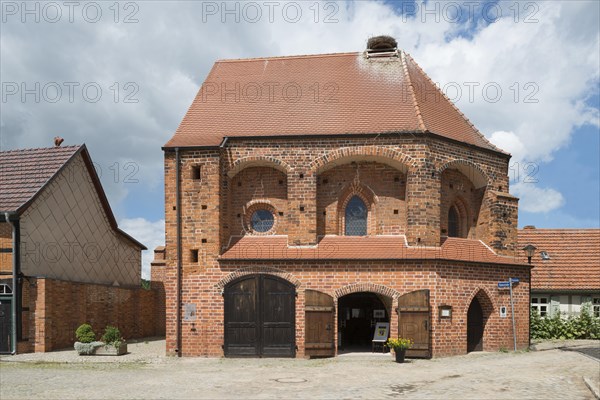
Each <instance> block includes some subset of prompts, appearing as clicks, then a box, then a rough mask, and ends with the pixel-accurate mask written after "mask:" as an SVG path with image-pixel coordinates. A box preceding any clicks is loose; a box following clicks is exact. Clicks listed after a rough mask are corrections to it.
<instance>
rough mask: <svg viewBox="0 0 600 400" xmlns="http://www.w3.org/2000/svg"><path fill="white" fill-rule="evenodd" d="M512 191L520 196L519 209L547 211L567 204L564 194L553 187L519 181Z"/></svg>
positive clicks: (536, 211) (537, 211)
mask: <svg viewBox="0 0 600 400" xmlns="http://www.w3.org/2000/svg"><path fill="white" fill-rule="evenodd" d="M511 192H512V193H514V194H515V195H516V196H517V197H519V209H520V210H523V211H528V212H532V213H547V212H550V211H553V210H556V209H558V208H560V207H562V206H563V205H564V204H565V199H564V197H563V195H562V194H561V193H560V192H558V191H556V190H554V189H552V188H539V187H536V186H535V185H533V184H531V183H524V182H518V183H517V184H515V185H512V187H511Z"/></svg>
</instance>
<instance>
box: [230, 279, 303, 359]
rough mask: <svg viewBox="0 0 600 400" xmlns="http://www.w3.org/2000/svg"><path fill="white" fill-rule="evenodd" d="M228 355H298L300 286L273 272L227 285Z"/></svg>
mask: <svg viewBox="0 0 600 400" xmlns="http://www.w3.org/2000/svg"><path fill="white" fill-rule="evenodd" d="M224 297H225V345H224V352H225V356H231V357H294V356H295V355H296V340H295V323H296V321H295V299H296V288H295V287H294V285H292V284H291V283H289V282H287V281H285V280H283V279H280V278H278V277H275V276H271V275H249V276H245V277H242V278H240V279H237V280H235V281H233V282H231V283H230V284H228V285H227V286H226V287H225V292H224Z"/></svg>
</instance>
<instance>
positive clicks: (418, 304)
mask: <svg viewBox="0 0 600 400" xmlns="http://www.w3.org/2000/svg"><path fill="white" fill-rule="evenodd" d="M430 320H431V318H430V308H429V290H427V289H425V290H417V291H414V292H410V293H407V294H405V295H403V296H401V297H400V298H399V299H398V335H399V336H400V337H402V338H406V339H412V340H413V342H414V344H413V346H412V348H410V349H409V350H407V351H406V356H407V357H420V358H430V357H431V332H430Z"/></svg>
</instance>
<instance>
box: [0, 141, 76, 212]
mask: <svg viewBox="0 0 600 400" xmlns="http://www.w3.org/2000/svg"><path fill="white" fill-rule="evenodd" d="M80 148H81V146H65V147H50V148H42V149H23V150H10V151H2V152H0V211H2V212H20V211H21V210H22V209H23V208H24V207H25V206H26V204H27V203H28V202H29V201H30V200H32V199H33V198H34V196H35V195H36V193H38V192H39V191H40V190H41V189H42V188H43V187H44V186H45V185H46V183H47V182H48V181H49V180H50V179H52V177H53V176H54V175H55V174H56V173H57V172H58V171H59V170H60V169H61V168H62V166H63V165H65V164H66V163H67V161H69V160H70V159H71V157H73V156H74V155H75V154H76V153H77V152H78V151H79V149H80Z"/></svg>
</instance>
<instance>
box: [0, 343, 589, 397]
mask: <svg viewBox="0 0 600 400" xmlns="http://www.w3.org/2000/svg"><path fill="white" fill-rule="evenodd" d="M599 345H600V342H598V341H587V342H583V341H575V342H573V343H566V344H565V343H562V344H560V345H557V344H556V343H555V344H553V345H546V344H543V345H541V347H542V348H549V350H545V351H531V352H519V353H485V352H481V353H471V354H468V355H465V356H457V357H448V358H439V359H433V360H409V362H407V363H405V364H396V363H394V362H393V360H392V357H391V356H390V355H389V354H385V355H381V354H376V355H371V354H370V353H364V354H352V355H344V356H340V357H337V358H329V359H318V360H304V359H223V358H183V359H177V358H171V357H164V356H162V355H161V354H163V353H164V341H162V340H154V341H148V342H143V341H142V342H140V343H136V344H130V345H129V351H130V354H128V355H126V356H122V357H80V356H77V355H75V352H74V351H71V350H68V351H60V352H53V353H45V354H39V353H38V354H23V355H18V356H4V357H2V358H1V362H0V383H1V385H0V398H1V399H2V400H6V399H23V398H45V399H75V398H82V397H85V398H91V399H95V398H107V397H108V398H115V399H127V398H144V399H171V398H174V399H188V398H210V399H213V398H217V399H230V398H243V399H280V398H321V399H362V398H365V399H380V398H409V399H515V398H518V399H550V398H552V399H590V400H593V399H594V394H593V393H592V391H590V389H588V386H586V383H585V382H584V378H586V379H587V380H588V381H589V382H590V383H591V386H594V385H596V387H598V384H599V383H600V376H599V374H600V362H598V361H597V360H595V359H593V358H591V357H586V356H584V355H582V354H580V353H578V352H576V351H563V350H562V349H560V348H556V347H562V348H565V347H567V348H575V347H590V346H592V347H593V346H595V347H597V346H599ZM538 347H540V346H538ZM552 347H554V348H552Z"/></svg>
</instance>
